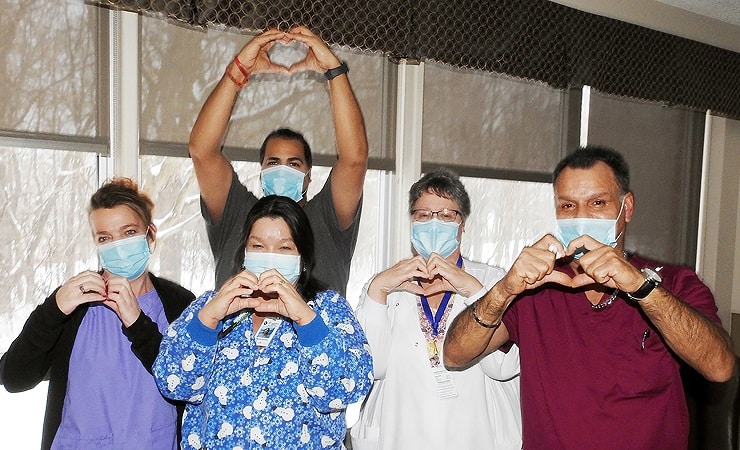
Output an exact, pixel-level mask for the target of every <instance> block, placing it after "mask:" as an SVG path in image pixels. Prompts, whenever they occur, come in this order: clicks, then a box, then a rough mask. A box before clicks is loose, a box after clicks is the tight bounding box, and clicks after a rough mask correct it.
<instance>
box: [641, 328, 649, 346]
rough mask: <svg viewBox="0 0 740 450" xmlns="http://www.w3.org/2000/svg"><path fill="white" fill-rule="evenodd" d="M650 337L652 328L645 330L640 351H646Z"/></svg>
mask: <svg viewBox="0 0 740 450" xmlns="http://www.w3.org/2000/svg"><path fill="white" fill-rule="evenodd" d="M649 337H650V328H648V329H647V330H645V332H644V333H642V343H641V344H640V349H642V350H645V341H647V338H649Z"/></svg>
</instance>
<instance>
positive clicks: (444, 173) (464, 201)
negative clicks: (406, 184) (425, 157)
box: [409, 167, 470, 221]
mask: <svg viewBox="0 0 740 450" xmlns="http://www.w3.org/2000/svg"><path fill="white" fill-rule="evenodd" d="M425 192H429V193H431V194H435V195H438V196H440V197H444V198H448V199H450V200H452V201H454V202H456V203H457V204H458V206H459V208H460V213H461V214H462V217H463V221H465V220H466V219H467V218H468V216H470V197H469V196H468V191H466V190H465V186H464V185H463V184H462V181H460V177H459V176H458V175H457V174H456V173H455V172H453V171H452V170H450V169H447V168H444V167H441V168H439V169H435V170H433V171H431V172H427V173H425V174H424V176H422V177H421V178H419V180H418V181H417V182H416V183H414V184H413V185H411V189H409V214H411V211H412V210H413V209H414V203H416V201H417V200H419V197H421V196H422V194H424V193H425Z"/></svg>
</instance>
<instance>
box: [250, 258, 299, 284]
mask: <svg viewBox="0 0 740 450" xmlns="http://www.w3.org/2000/svg"><path fill="white" fill-rule="evenodd" d="M244 268H245V269H247V270H248V271H250V272H252V273H253V274H255V275H257V276H258V277H259V276H260V275H261V274H262V272H264V271H266V270H269V269H276V270H277V271H278V272H280V274H281V275H282V276H283V277H285V279H286V280H288V281H289V282H291V283H295V282H296V281H297V280H298V278H299V277H300V276H301V255H286V254H283V253H267V252H244Z"/></svg>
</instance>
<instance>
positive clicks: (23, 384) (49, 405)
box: [0, 274, 195, 449]
mask: <svg viewBox="0 0 740 450" xmlns="http://www.w3.org/2000/svg"><path fill="white" fill-rule="evenodd" d="M149 278H150V279H151V281H152V284H153V285H154V289H155V290H156V291H157V294H158V295H159V297H160V298H161V299H162V305H163V306H164V313H165V316H166V317H167V321H168V322H170V323H172V321H174V320H175V319H177V318H178V317H179V316H180V314H181V313H182V312H183V311H184V310H185V308H186V307H187V306H188V305H189V304H190V302H191V301H193V299H194V298H195V296H194V295H193V293H192V292H190V291H189V290H187V289H185V288H184V287H182V286H180V285H178V284H175V283H173V282H171V281H168V280H165V279H163V278H158V277H155V276H154V275H152V274H149ZM58 290H59V288H57V289H55V290H54V292H53V293H52V294H51V295H50V296H49V297H47V299H46V300H45V301H44V302H43V303H42V304H40V305H39V306H38V307H37V308H36V309H35V310H34V311H33V312H32V313H31V315H30V316H29V318H28V320H27V321H26V323H25V325H23V330H21V333H20V335H18V337H17V338H16V339H15V340H14V341H13V343H12V344H11V345H10V348H9V349H8V351H7V352H6V353H5V354H4V355H3V357H2V358H0V384H3V385H5V389H7V391H8V392H21V391H26V390H28V389H32V388H33V387H35V386H36V385H37V384H38V383H39V382H41V381H42V380H44V379H48V380H49V391H48V394H47V399H46V414H45V415H44V431H43V436H42V439H41V448H42V449H48V448H50V447H51V443H52V440H53V439H54V435H55V434H56V431H57V428H59V423H60V422H61V420H62V407H63V405H64V396H65V394H66V392H67V375H68V373H69V358H70V355H71V354H72V347H73V345H74V342H75V338H76V336H77V330H78V329H79V327H80V323H82V318H83V317H84V316H85V313H86V312H87V310H88V308H89V305H87V304H84V305H80V306H78V307H77V309H75V310H74V311H73V312H72V313H71V314H70V315H68V316H66V315H65V314H64V313H63V312H62V311H61V310H59V307H58V306H57V303H56V293H57V291H58ZM122 328H123V327H122ZM123 333H124V334H125V335H126V337H128V339H129V340H130V341H131V351H132V352H133V353H134V354H135V355H136V357H137V358H139V360H140V361H141V363H142V364H143V365H144V367H145V368H146V369H147V370H148V371H149V372H150V373H151V371H152V365H153V364H154V360H155V358H156V357H157V354H158V353H159V344H160V343H161V342H162V334H161V333H160V332H159V328H157V324H156V323H154V322H153V321H152V320H151V319H150V318H149V317H148V316H146V315H145V314H144V313H142V314H141V315H139V318H138V319H136V321H135V322H134V323H133V324H131V326H130V327H128V328H123ZM177 409H178V417H181V416H182V410H183V405H182V404H178V405H177ZM179 422H180V421H179V420H178V434H179V429H180V424H179ZM178 440H179V436H178Z"/></svg>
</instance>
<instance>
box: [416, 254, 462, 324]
mask: <svg viewBox="0 0 740 450" xmlns="http://www.w3.org/2000/svg"><path fill="white" fill-rule="evenodd" d="M462 262H463V261H462V256H458V257H457V263H456V264H457V267H462ZM419 286H421V281H420V282H419ZM451 297H452V292H450V291H447V292H445V295H444V296H443V297H442V301H441V302H440V304H439V308H437V314H432V308H430V307H429V300H428V299H427V298H426V296H425V295H423V294H419V298H420V299H421V307H422V309H423V310H424V315H425V316H426V317H427V320H428V321H429V323H430V324H431V325H432V334H434V335H435V336H437V335H438V334H439V323H440V322H441V321H442V316H444V313H445V310H446V309H447V304H448V303H449V302H450V298H451Z"/></svg>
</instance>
